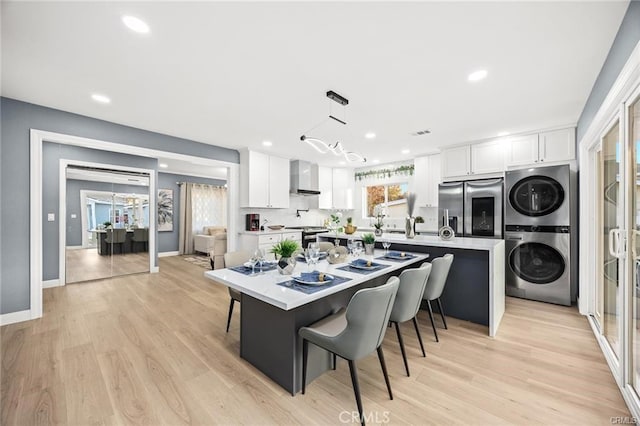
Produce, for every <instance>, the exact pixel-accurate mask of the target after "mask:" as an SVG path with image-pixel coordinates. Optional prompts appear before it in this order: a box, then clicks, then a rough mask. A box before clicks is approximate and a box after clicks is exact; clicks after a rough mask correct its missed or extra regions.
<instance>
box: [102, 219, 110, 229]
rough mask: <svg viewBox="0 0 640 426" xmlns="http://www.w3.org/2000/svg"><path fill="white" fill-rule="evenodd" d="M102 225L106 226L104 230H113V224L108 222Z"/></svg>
mask: <svg viewBox="0 0 640 426" xmlns="http://www.w3.org/2000/svg"><path fill="white" fill-rule="evenodd" d="M102 225H104V229H111V228H112V226H111V222H109V221H108V220H107V221H106V222H105V223H103V224H102Z"/></svg>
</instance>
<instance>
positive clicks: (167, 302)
mask: <svg viewBox="0 0 640 426" xmlns="http://www.w3.org/2000/svg"><path fill="white" fill-rule="evenodd" d="M160 270H161V272H160V273H159V274H140V275H131V276H126V277H121V278H115V279H109V280H103V281H95V282H91V283H85V284H82V285H67V286H66V287H57V288H52V289H47V290H45V292H44V309H45V315H44V317H43V318H42V319H38V320H34V321H29V322H25V323H19V324H13V325H9V326H5V327H2V333H1V338H2V340H1V342H2V413H1V418H0V424H2V425H14V424H18V425H35V424H54V423H55V424H69V425H88V424H105V425H107V424H151V425H157V424H167V425H179V424H305V425H307V424H340V423H341V420H348V419H349V416H350V413H351V412H352V411H354V410H356V406H355V401H354V397H353V391H352V387H351V381H350V378H349V372H348V366H347V363H346V362H344V361H343V362H340V363H339V365H338V369H337V371H331V372H328V373H327V374H325V375H323V376H322V377H320V378H319V379H317V380H315V381H314V382H312V383H311V384H310V385H309V386H308V387H307V394H306V395H301V394H298V395H297V396H296V397H291V395H289V394H288V393H287V392H286V391H284V390H283V389H281V388H280V387H279V386H277V385H276V384H274V383H273V382H271V381H270V380H269V379H268V378H267V377H265V376H263V375H262V374H261V373H260V372H258V371H257V370H256V369H254V368H253V367H252V366H251V365H249V364H247V363H246V362H245V361H243V360H242V359H240V358H239V356H238V353H239V339H238V338H239V315H238V314H237V313H236V314H234V319H233V322H232V327H231V330H230V331H229V333H228V334H226V333H225V332H224V328H225V323H226V314H227V308H228V301H229V299H228V293H227V291H226V288H224V287H222V286H219V285H216V284H214V283H212V282H211V281H209V280H206V279H205V278H204V277H203V272H204V269H202V268H200V267H198V266H195V265H192V264H190V263H189V262H186V261H184V260H182V259H181V258H180V257H173V258H162V259H160ZM445 309H446V307H445ZM419 317H420V325H421V327H422V332H423V338H424V340H425V344H426V349H427V357H426V358H422V357H421V356H420V351H419V347H418V344H417V340H416V338H415V334H414V332H413V328H412V327H411V324H410V323H409V324H406V325H403V326H402V330H403V333H404V334H403V335H404V338H405V344H406V345H407V351H408V356H409V363H410V367H411V372H412V375H411V377H406V376H405V374H404V368H403V364H402V358H401V356H400V350H399V348H398V343H397V340H396V338H395V333H393V332H389V333H387V336H386V337H385V341H384V344H383V348H384V351H385V355H386V358H387V366H388V368H389V374H390V378H391V385H392V387H393V392H394V397H395V399H394V400H393V401H390V400H389V399H388V396H387V393H386V388H385V385H384V381H383V378H382V373H381V371H380V366H379V364H378V360H377V357H376V356H375V354H374V355H372V356H369V357H367V358H365V359H363V360H362V361H360V362H359V372H360V386H361V390H362V396H363V403H364V409H365V411H366V413H367V415H369V416H370V420H372V421H370V422H369V423H375V420H378V421H379V422H384V421H386V420H387V419H388V420H389V422H390V423H391V424H438V425H442V424H447V425H449V424H482V425H487V424H492V425H493V424H518V425H522V424H540V423H542V424H594V425H595V424H610V421H609V418H610V417H612V416H629V415H630V414H629V412H628V410H627V409H626V407H625V405H624V403H623V400H622V397H621V395H620V393H619V391H618V388H617V387H616V385H615V383H614V380H613V378H612V376H611V373H610V372H609V370H608V368H607V366H606V363H605V360H604V358H603V356H602V354H601V352H600V350H599V348H598V346H597V343H596V342H595V339H594V337H593V335H592V332H591V330H590V329H589V326H588V324H587V321H586V319H585V318H584V317H582V316H580V315H579V314H578V313H577V311H576V309H575V308H566V307H561V306H554V305H548V304H543V303H537V302H530V301H524V300H519V299H511V298H509V299H508V301H507V311H506V314H505V317H504V319H503V323H502V326H501V329H500V331H499V334H498V336H497V337H496V338H495V339H492V338H489V337H488V336H486V335H485V333H486V328H484V327H480V326H476V325H474V324H470V323H466V322H462V321H458V320H455V319H453V318H450V319H449V330H441V331H440V343H435V341H434V340H433V335H432V332H431V328H430V325H429V324H428V318H427V315H426V314H425V313H424V312H422V313H420V315H419ZM389 330H390V331H392V330H393V329H389ZM341 413H342V414H341Z"/></svg>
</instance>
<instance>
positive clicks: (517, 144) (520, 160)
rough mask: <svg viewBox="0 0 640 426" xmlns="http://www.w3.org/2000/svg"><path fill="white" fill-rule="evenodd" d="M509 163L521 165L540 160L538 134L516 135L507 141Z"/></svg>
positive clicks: (509, 164)
mask: <svg viewBox="0 0 640 426" xmlns="http://www.w3.org/2000/svg"><path fill="white" fill-rule="evenodd" d="M507 144H509V147H508V148H507V165H508V166H519V165H526V164H533V163H537V162H538V135H537V134H535V135H527V136H516V137H513V138H509V139H508V141H507Z"/></svg>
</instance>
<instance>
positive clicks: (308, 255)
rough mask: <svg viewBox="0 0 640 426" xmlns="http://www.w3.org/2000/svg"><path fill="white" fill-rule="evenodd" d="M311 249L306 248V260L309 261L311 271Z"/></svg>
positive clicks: (309, 270)
mask: <svg viewBox="0 0 640 426" xmlns="http://www.w3.org/2000/svg"><path fill="white" fill-rule="evenodd" d="M311 251H312V250H311V249H309V248H307V249H305V250H304V260H305V262H307V272H311Z"/></svg>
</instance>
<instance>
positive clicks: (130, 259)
mask: <svg viewBox="0 0 640 426" xmlns="http://www.w3.org/2000/svg"><path fill="white" fill-rule="evenodd" d="M66 261H67V263H66V265H65V269H66V282H67V283H77V282H83V281H91V280H99V279H103V278H108V277H111V276H119V275H128V274H137V273H140V272H147V271H149V253H148V252H141V253H126V254H114V255H113V256H102V255H100V254H98V249H97V248H86V249H67V250H66Z"/></svg>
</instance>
